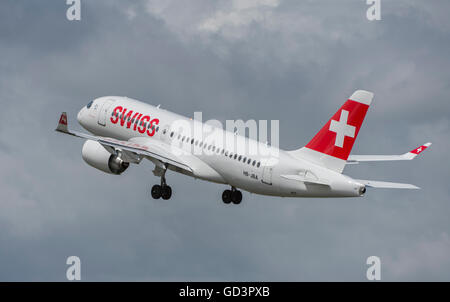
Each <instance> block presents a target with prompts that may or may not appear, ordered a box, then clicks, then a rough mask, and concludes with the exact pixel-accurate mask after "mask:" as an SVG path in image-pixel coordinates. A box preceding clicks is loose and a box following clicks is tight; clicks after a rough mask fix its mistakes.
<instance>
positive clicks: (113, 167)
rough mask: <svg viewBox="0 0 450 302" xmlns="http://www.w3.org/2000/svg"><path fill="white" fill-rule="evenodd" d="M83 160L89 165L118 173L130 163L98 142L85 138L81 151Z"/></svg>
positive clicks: (110, 172)
mask: <svg viewBox="0 0 450 302" xmlns="http://www.w3.org/2000/svg"><path fill="white" fill-rule="evenodd" d="M81 155H82V156H83V159H84V161H85V162H86V163H87V164H88V165H89V166H91V167H94V168H96V169H98V170H101V171H103V172H106V173H109V174H115V175H120V174H122V173H123V172H124V171H125V170H126V169H127V168H128V166H129V165H130V163H128V162H125V161H123V160H122V158H120V154H119V156H118V155H115V154H111V153H109V152H108V151H107V150H106V149H105V148H104V147H103V146H102V145H101V144H100V143H98V142H96V141H91V140H87V141H86V142H85V143H84V145H83V150H82V151H81Z"/></svg>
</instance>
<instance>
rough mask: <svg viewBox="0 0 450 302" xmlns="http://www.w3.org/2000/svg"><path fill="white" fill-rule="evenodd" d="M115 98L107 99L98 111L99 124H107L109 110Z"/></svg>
mask: <svg viewBox="0 0 450 302" xmlns="http://www.w3.org/2000/svg"><path fill="white" fill-rule="evenodd" d="M112 103H114V100H106V101H105V102H103V105H102V107H101V109H100V111H99V113H98V124H99V125H102V126H106V119H107V118H108V110H109V108H110V107H111V105H112Z"/></svg>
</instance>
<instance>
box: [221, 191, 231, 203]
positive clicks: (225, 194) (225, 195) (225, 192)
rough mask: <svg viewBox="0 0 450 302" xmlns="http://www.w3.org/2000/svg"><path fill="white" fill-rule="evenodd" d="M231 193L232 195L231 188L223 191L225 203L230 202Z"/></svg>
mask: <svg viewBox="0 0 450 302" xmlns="http://www.w3.org/2000/svg"><path fill="white" fill-rule="evenodd" d="M231 195H232V192H231V190H225V191H223V193H222V201H223V202H224V203H225V204H229V203H230V202H231Z"/></svg>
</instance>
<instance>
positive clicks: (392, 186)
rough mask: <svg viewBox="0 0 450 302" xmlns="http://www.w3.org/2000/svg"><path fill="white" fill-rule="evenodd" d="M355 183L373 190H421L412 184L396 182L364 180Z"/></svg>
mask: <svg viewBox="0 0 450 302" xmlns="http://www.w3.org/2000/svg"><path fill="white" fill-rule="evenodd" d="M355 181H357V182H359V183H362V184H363V185H365V186H366V187H371V188H384V189H420V188H419V187H417V186H415V185H411V184H403V183H396V182H386V181H376V180H364V179H355Z"/></svg>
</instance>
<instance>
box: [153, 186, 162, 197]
mask: <svg viewBox="0 0 450 302" xmlns="http://www.w3.org/2000/svg"><path fill="white" fill-rule="evenodd" d="M161 193H162V188H161V186H160V185H154V186H153V187H152V197H153V198H154V199H159V198H161Z"/></svg>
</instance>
